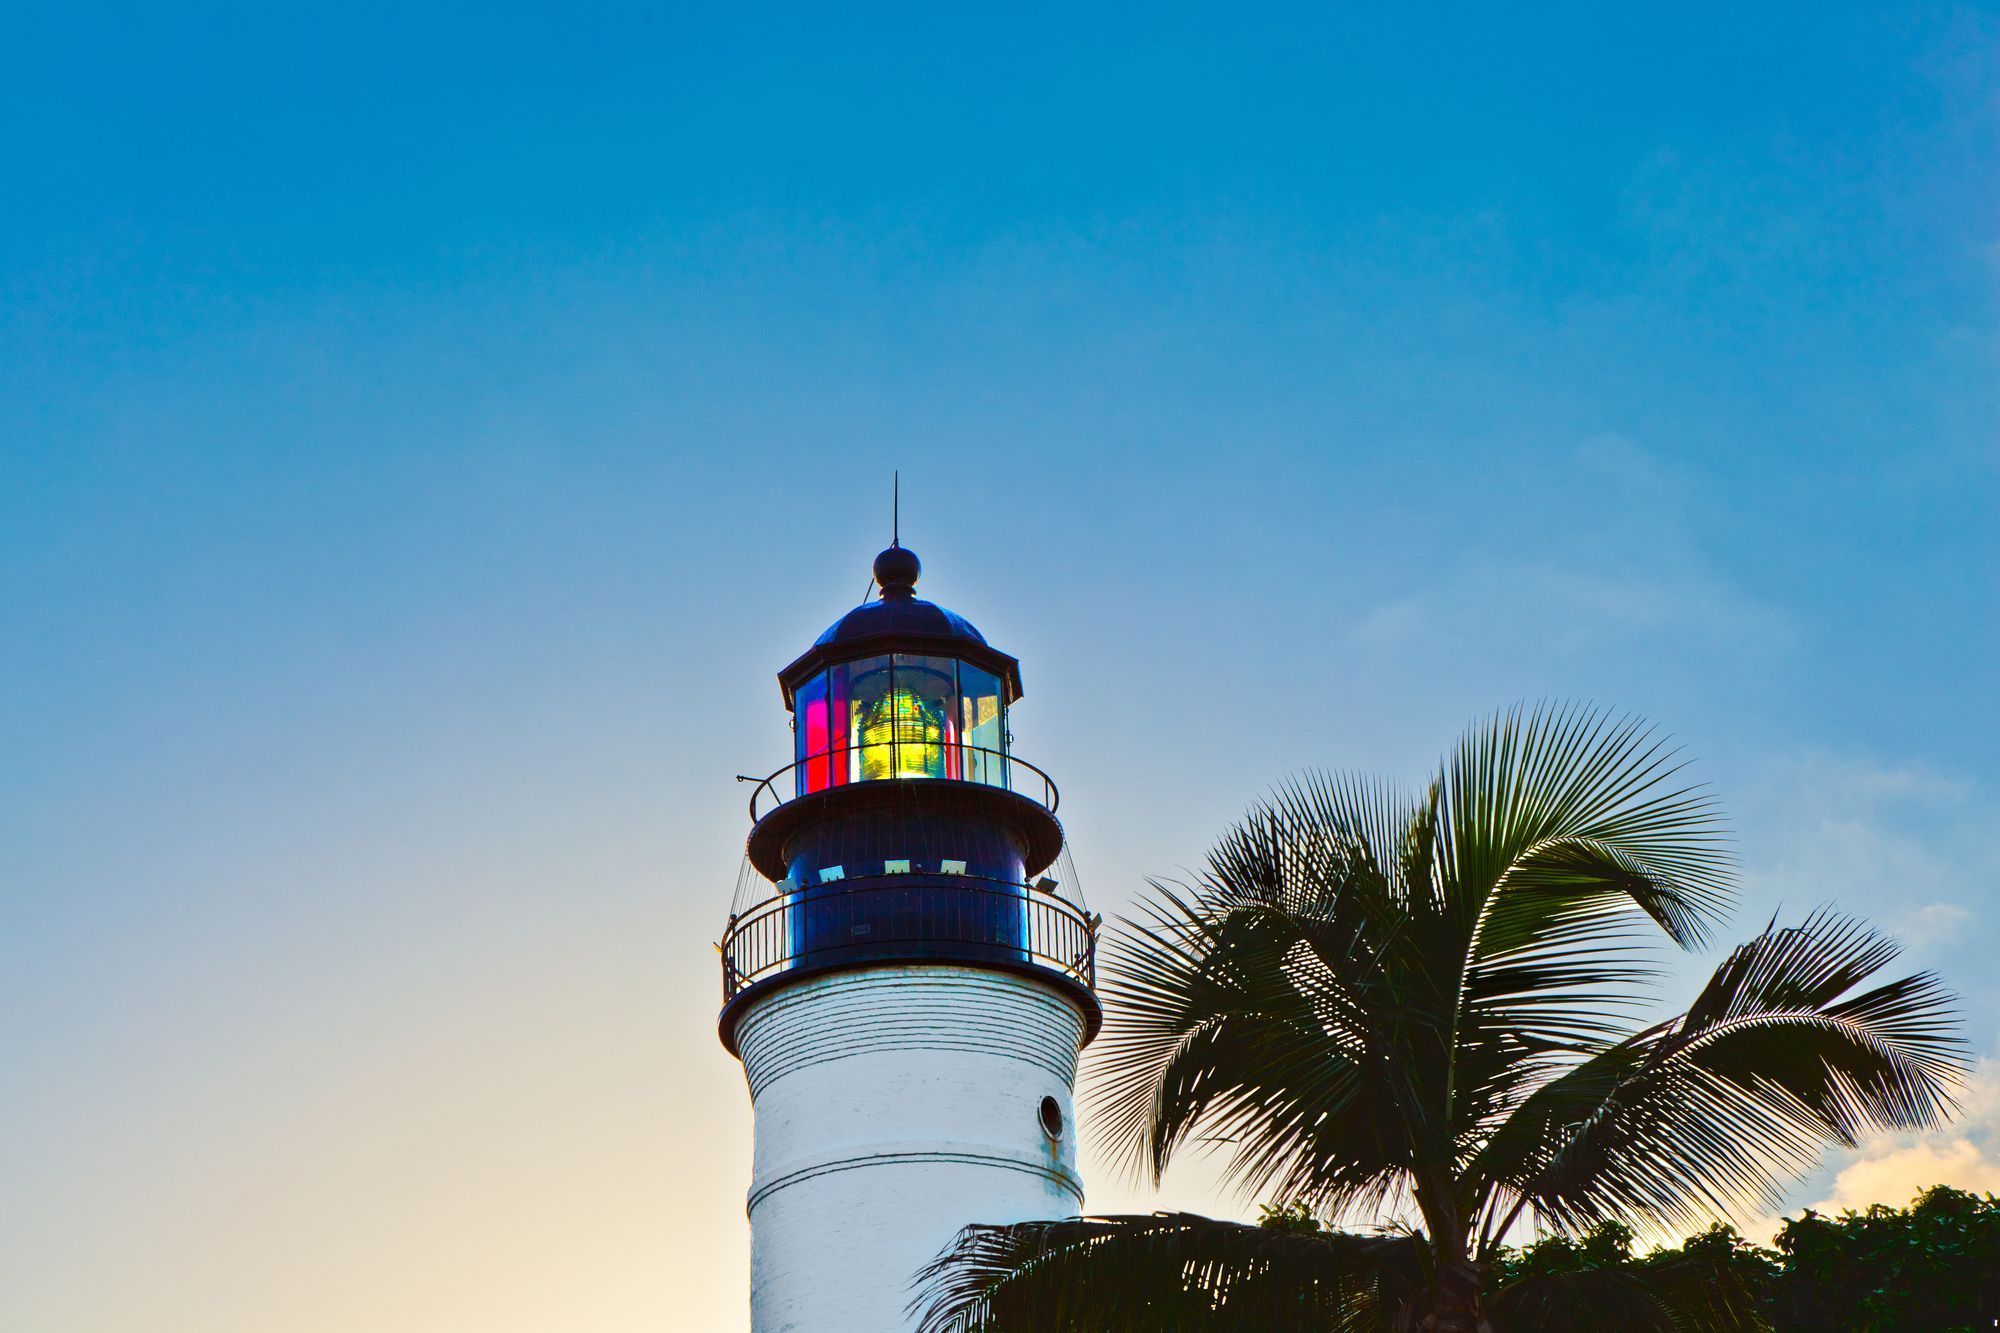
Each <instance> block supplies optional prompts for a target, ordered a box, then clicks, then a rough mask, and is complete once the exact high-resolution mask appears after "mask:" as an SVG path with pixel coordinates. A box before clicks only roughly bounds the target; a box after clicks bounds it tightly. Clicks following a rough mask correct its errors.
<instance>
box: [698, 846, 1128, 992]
mask: <svg viewBox="0 0 2000 1333" xmlns="http://www.w3.org/2000/svg"><path fill="white" fill-rule="evenodd" d="M954 864H955V863H951V862H947V863H946V865H947V867H950V866H952V865H954ZM1043 882H1045V883H1048V884H1051V885H1053V883H1054V881H1052V880H1045V881H1043ZM721 949H722V997H723V1000H724V1001H725V1002H727V1001H730V1000H734V999H736V998H737V997H738V996H739V995H741V994H743V993H744V992H745V991H747V990H749V989H750V988H752V987H754V986H757V985H758V984H760V983H762V982H765V981H769V980H772V979H774V978H779V977H786V976H790V975H793V974H796V973H798V972H801V971H806V970H811V971H821V970H830V969H835V968H845V967H852V966H855V965H857V964H862V963H879V962H936V961H959V962H966V963H974V964H992V965H997V966H1000V967H1003V968H1006V969H1008V970H1019V969H1023V968H1033V969H1037V970H1040V971H1047V972H1052V973H1055V974H1057V975H1058V976H1061V977H1063V978H1065V979H1067V980H1068V981H1071V982H1073V983H1075V984H1078V985H1081V986H1083V987H1086V988H1088V987H1091V986H1093V985H1094V984H1095V981H1096V950H1097V919H1096V918H1095V917H1094V916H1092V915H1091V914H1090V913H1089V912H1088V911H1086V910H1085V909H1084V908H1082V907H1081V906H1079V905H1077V904H1076V903H1073V902H1070V901H1068V900H1067V899H1065V898H1063V897H1060V896H1059V895H1058V894H1057V893H1056V892H1055V891H1054V889H1053V888H1050V889H1040V888H1037V887H1035V886H1034V885H1030V884H1009V883H1005V882H1003V881H1000V880H992V879H983V878H977V877H974V876H970V875H967V874H965V873H964V872H963V871H958V870H953V869H949V868H948V869H947V870H945V871H944V872H943V873H939V872H937V871H935V870H929V869H926V868H918V869H917V870H915V871H914V872H913V871H910V870H904V869H897V870H894V871H892V872H890V873H886V874H878V875H871V876H867V877H861V878H853V879H848V878H842V879H839V880H833V881H829V882H827V883H825V884H820V885H815V886H813V887H812V888H809V889H801V890H796V891H792V892H785V893H779V894H777V895H776V896H774V897H772V898H771V899H769V900H768V901H766V902H764V903H761V904H759V905H758V906H756V907H753V908H752V909H750V910H749V911H748V912H745V913H744V914H742V915H741V916H738V917H735V918H733V919H732V920H731V921H730V923H729V928H728V930H727V931H726V932H725V933H724V935H723V937H722V943H721Z"/></svg>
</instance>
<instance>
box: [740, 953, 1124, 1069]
mask: <svg viewBox="0 0 2000 1333" xmlns="http://www.w3.org/2000/svg"><path fill="white" fill-rule="evenodd" d="M1083 1032H1084V1023H1083V1018H1082V1016H1081V1015H1080V1014H1078V1013H1077V1011H1076V1009H1075V1007H1074V1006H1073V1005H1071V1004H1070V1003H1069V1002H1068V1001H1066V1000H1065V999H1063V998H1062V997H1061V996H1060V995H1058V994H1057V993H1056V992H1055V991H1054V990H1052V989H1051V988H1049V987H1046V986H1042V985H1038V984H1036V983H1034V982H1031V981H1025V980H1016V979H1014V978H1011V977H1008V976H1005V975H1003V974H997V973H991V972H983V971H979V970H977V969H973V968H940V967H922V968H917V967H893V968H871V969H868V970H866V971H859V972H844V973H836V974H833V975H830V976H826V977H823V978H818V979H815V980H813V981H808V982H805V983H802V984H801V985H799V986H797V987H795V988H791V989H787V990H784V991H781V992H779V993H778V994H775V995H772V996H771V997H769V998H768V999H766V1000H765V1001H764V1002H763V1003H762V1004H760V1005H758V1006H757V1007H756V1008H755V1009H754V1010H752V1012H750V1013H748V1014H746V1015H744V1017H743V1021H742V1023H741V1024H740V1026H739V1031H738V1046H739V1050H740V1053H741V1056H742V1059H743V1070H744V1075H745V1077H746V1078H747V1079H748V1080H749V1083H750V1095H751V1097H752V1098H753V1099H754V1098H756V1097H757V1096H758V1095H759V1094H760V1093H762V1092H763V1090H764V1089H765V1088H766V1087H768V1086H769V1085H770V1084H771V1083H772V1082H774V1081H775V1080H777V1079H779V1078H782V1077H783V1076H784V1075H786V1074H789V1073H794V1072H796V1071H798V1070H800V1069H807V1068H810V1067H812V1066H814V1065H818V1064H824V1063H826V1062H827V1061H829V1060H841V1059H847V1058H849V1057H853V1056H861V1055H874V1054H878V1053H882V1052H888V1051H910V1050H933V1051H959V1052H964V1053H967V1054H974V1055H989V1056H997V1057H1001V1058H1005V1059H1011V1060H1020V1061H1023V1062H1025V1063H1028V1064H1032V1065H1035V1066H1036V1067H1038V1068H1040V1069H1043V1070H1046V1071H1047V1072H1048V1073H1050V1074H1052V1075H1054V1076H1055V1077H1056V1078H1058V1079H1060V1080H1061V1081H1062V1083H1063V1085H1064V1086H1069V1085H1070V1084H1072V1083H1073V1082H1074V1081H1075V1079H1076V1056H1077V1049H1078V1047H1079V1046H1080V1045H1081V1044H1082V1040H1083Z"/></svg>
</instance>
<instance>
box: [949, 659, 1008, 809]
mask: <svg viewBox="0 0 2000 1333" xmlns="http://www.w3.org/2000/svg"><path fill="white" fill-rule="evenodd" d="M958 695H959V703H958V707H959V715H958V716H959V735H960V737H961V744H962V746H963V748H964V751H965V776H966V777H967V778H968V779H970V780H971V781H973V782H984V783H986V784H987V785H989V786H993V787H1004V786H1006V785H1007V761H1006V760H1005V758H1003V757H1002V756H1003V755H1004V753H1005V751H1006V749H1007V724H1006V711H1007V710H1006V705H1005V703H1004V702H1003V699H1004V696H1003V695H1002V694H1001V693H1000V678H999V677H998V676H995V675H994V674H993V673H992V672H990V671H981V670H980V669H979V668H978V667H976V666H973V665H972V664H971V663H969V662H961V663H959V664H958Z"/></svg>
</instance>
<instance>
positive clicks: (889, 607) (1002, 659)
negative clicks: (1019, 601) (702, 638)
mask: <svg viewBox="0 0 2000 1333" xmlns="http://www.w3.org/2000/svg"><path fill="white" fill-rule="evenodd" d="M922 571H923V565H922V563H921V562H920V561H919V560H918V559H917V556H916V553H915V552H914V551H912V550H910V549H909V548H908V547H905V546H892V547H890V548H889V549H888V550H886V551H884V552H882V554H880V555H878V556H876V557H875V577H876V579H877V581H878V582H880V583H881V585H882V595H881V597H880V598H878V599H877V600H875V601H872V602H863V603H862V604H861V605H859V606H857V607H855V608H854V609H853V610H852V611H849V612H848V613H847V614H846V615H844V616H842V617H841V618H840V619H838V620H836V621H834V622H833V623H832V624H831V625H829V626H827V628H826V633H824V634H822V635H820V636H819V638H817V639H815V640H814V641H813V646H812V647H810V648H808V649H807V650H806V651H805V652H804V654H802V655H801V656H800V657H799V659H798V660H797V661H795V662H793V663H792V664H791V665H790V666H788V667H786V668H785V669H784V670H783V671H780V672H779V673H778V683H779V684H780V685H781V686H783V687H784V691H785V706H786V707H790V706H791V703H792V693H793V691H794V690H796V689H797V688H798V687H799V685H800V684H802V683H803V682H804V681H805V680H806V679H807V678H808V677H809V676H811V675H812V673H814V672H815V671H818V670H820V669H821V668H822V667H825V666H827V665H829V664H830V663H833V662H845V661H849V660H852V659H854V658H857V657H866V656H869V655H871V654H873V653H881V652H912V653H940V654H943V655H945V656H949V657H958V658H963V659H964V660H966V661H968V662H972V663H974V664H975V665H977V666H981V667H984V668H986V669H987V670H989V671H991V672H993V673H994V674H995V675H997V676H999V677H1000V678H1001V679H1002V680H1004V681H1005V682H1007V697H1008V702H1010V703H1011V702H1013V701H1014V700H1016V699H1018V698H1020V697H1021V664H1020V663H1019V662H1017V661H1015V660H1014V659H1013V658H1012V657H1009V656H1008V655H1007V654H1006V653H1003V652H1000V651H998V650H997V649H995V648H994V647H993V646H992V645H991V644H989V643H987V642H986V636H985V635H984V634H981V633H980V632H979V630H978V629H977V628H976V627H974V625H973V623H972V622H971V621H969V620H967V619H966V618H965V617H964V616H962V615H959V614H958V613H957V612H956V611H950V610H947V609H945V608H944V607H942V606H939V605H938V604H937V603H936V602H927V601H925V600H924V599H923V598H921V597H918V596H917V595H916V594H915V593H914V592H912V591H911V589H912V588H913V587H914V586H915V584H916V581H917V577H918V575H919V574H920V573H921V572H922Z"/></svg>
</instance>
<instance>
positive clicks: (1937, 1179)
mask: <svg viewBox="0 0 2000 1333" xmlns="http://www.w3.org/2000/svg"><path fill="white" fill-rule="evenodd" d="M1932 1185H1953V1186H1956V1187H1957V1188H1959V1189H1962V1190H1971V1191H1973V1192H1974V1193H1978V1194H1986V1193H1993V1194H2000V1158H1995V1157H1994V1156H1992V1155H1991V1154H1989V1153H1988V1152H1986V1151H1985V1150H1984V1149H1982V1148H1981V1147H1980V1146H1979V1145H1978V1144H1976V1143H1974V1142H1972V1141H1971V1140H1970V1139H1946V1140H1943V1141H1942V1142H1937V1141H1930V1140H1925V1141H1922V1142H1918V1143H1912V1144H1908V1145H1906V1146H1904V1147H1900V1148H1891V1149H1888V1150H1887V1151H1877V1152H1875V1153H1874V1154H1872V1155H1869V1156H1864V1157H1862V1158H1860V1159H1859V1160H1858V1161H1855V1162H1853V1163H1851V1164H1849V1165H1847V1166H1844V1167H1842V1168H1841V1169H1840V1174H1839V1175H1837V1176H1835V1177H1834V1178H1833V1193H1832V1194H1831V1195H1830V1196H1829V1197H1827V1198H1824V1199H1821V1200H1820V1201H1819V1202H1818V1203H1815V1204H1814V1205H1813V1207H1814V1208H1816V1209H1818V1210H1819V1211H1820V1212H1822V1213H1831V1212H1839V1211H1840V1210H1842V1209H1845V1208H1866V1207H1867V1206H1868V1205H1870V1204H1873V1203H1886V1204H1888V1205H1890V1206H1891V1207H1895V1208H1901V1207H1904V1206H1906V1205H1907V1204H1908V1203H1909V1202H1910V1200H1912V1199H1914V1198H1915V1197H1916V1196H1917V1195H1918V1194H1920V1193H1922V1192H1923V1191H1924V1190H1926V1189H1929V1188H1930V1187H1931V1186H1932Z"/></svg>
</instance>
